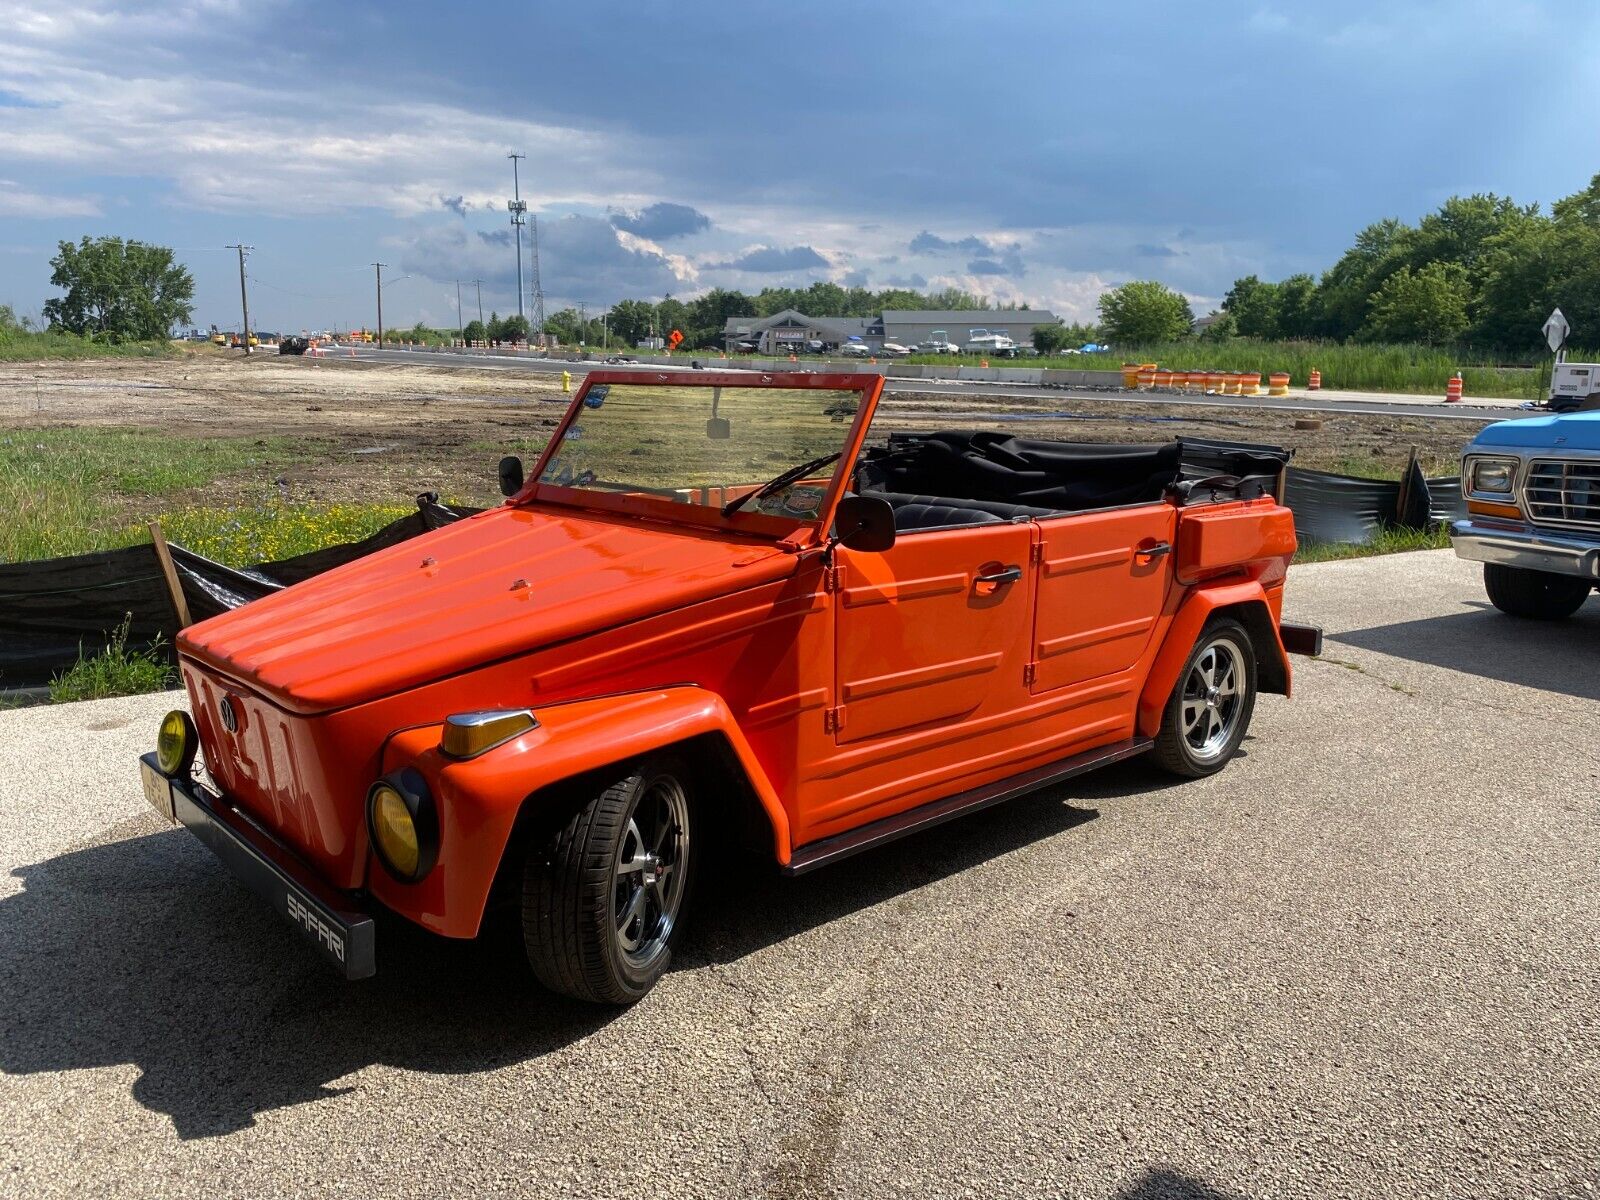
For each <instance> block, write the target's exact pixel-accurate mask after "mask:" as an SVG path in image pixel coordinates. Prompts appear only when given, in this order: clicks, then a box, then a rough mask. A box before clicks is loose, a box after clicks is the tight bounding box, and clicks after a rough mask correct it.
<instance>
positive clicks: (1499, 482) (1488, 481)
mask: <svg viewBox="0 0 1600 1200" xmlns="http://www.w3.org/2000/svg"><path fill="white" fill-rule="evenodd" d="M1469 472H1470V475H1471V478H1470V479H1468V481H1467V491H1469V492H1483V493H1487V494H1489V495H1494V496H1508V495H1510V494H1511V484H1512V481H1513V480H1515V479H1516V476H1517V460H1516V459H1514V458H1475V459H1473V460H1472V464H1471V466H1470V468H1469Z"/></svg>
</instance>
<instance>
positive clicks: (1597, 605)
mask: <svg viewBox="0 0 1600 1200" xmlns="http://www.w3.org/2000/svg"><path fill="white" fill-rule="evenodd" d="M1328 642H1329V643H1330V644H1335V643H1342V644H1344V645H1349V646H1357V647H1360V648H1361V649H1363V650H1374V651H1376V652H1377V653H1379V654H1388V655H1392V656H1393V657H1395V658H1404V659H1409V660H1411V661H1412V662H1419V663H1428V664H1430V665H1432V666H1436V667H1445V668H1447V669H1449V670H1452V671H1461V672H1464V673H1466V674H1469V675H1479V676H1482V677H1483V678H1485V679H1498V680H1502V681H1504V682H1506V683H1516V684H1521V685H1522V686H1523V687H1531V688H1541V689H1543V690H1544V691H1547V692H1559V693H1561V694H1562V695H1564V696H1581V697H1584V698H1586V699H1590V700H1600V599H1591V600H1590V601H1589V602H1588V603H1587V604H1585V605H1584V606H1583V607H1582V608H1581V609H1579V610H1578V612H1577V615H1576V616H1573V617H1571V618H1569V619H1568V620H1565V621H1529V620H1525V619H1523V618H1521V617H1510V616H1507V615H1506V614H1504V613H1502V612H1500V611H1498V610H1497V609H1495V608H1494V607H1493V606H1491V605H1490V604H1489V603H1488V602H1487V601H1473V602H1471V604H1470V607H1469V610H1468V611H1466V612H1455V613H1450V614H1449V615H1447V616H1441V617H1426V618H1423V619H1422V620H1419V621H1402V622H1399V623H1397V624H1394V625H1375V626H1373V627H1372V628H1370V629H1353V630H1351V631H1350V632H1348V633H1339V634H1329V635H1328ZM1325 653H1332V652H1331V651H1325Z"/></svg>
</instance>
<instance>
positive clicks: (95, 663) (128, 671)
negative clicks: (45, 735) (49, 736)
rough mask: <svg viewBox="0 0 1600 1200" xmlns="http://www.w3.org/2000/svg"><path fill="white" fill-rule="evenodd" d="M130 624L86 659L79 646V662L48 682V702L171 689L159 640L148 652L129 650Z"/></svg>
mask: <svg viewBox="0 0 1600 1200" xmlns="http://www.w3.org/2000/svg"><path fill="white" fill-rule="evenodd" d="M129 624H130V621H124V622H123V623H122V624H121V625H120V626H118V628H117V630H116V632H114V633H113V634H112V635H111V640H110V641H109V642H108V643H107V644H106V646H105V648H104V649H102V650H101V651H100V652H99V653H98V654H91V655H87V656H86V655H84V654H83V652H82V649H81V647H80V649H79V657H78V661H77V662H75V663H73V664H72V666H70V667H68V668H67V669H66V670H65V671H63V672H61V674H59V675H57V676H56V677H55V678H54V679H52V680H51V681H50V700H51V703H54V704H62V703H65V702H66V701H69V700H104V699H106V698H107V697H109V696H138V695H142V694H144V693H145V692H159V691H164V690H165V689H166V688H169V687H171V686H172V683H173V678H174V673H173V670H172V668H171V667H170V666H169V665H167V663H166V662H164V661H163V660H162V657H161V643H160V641H159V639H158V640H157V642H156V644H155V645H153V646H150V647H149V648H147V649H143V650H141V649H138V648H136V647H130V646H129V645H128V626H129Z"/></svg>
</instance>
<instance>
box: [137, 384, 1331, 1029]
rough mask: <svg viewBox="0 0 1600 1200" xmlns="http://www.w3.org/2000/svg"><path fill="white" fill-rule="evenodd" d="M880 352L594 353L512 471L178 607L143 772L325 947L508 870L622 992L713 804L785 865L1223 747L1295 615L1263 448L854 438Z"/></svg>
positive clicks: (443, 911)
mask: <svg viewBox="0 0 1600 1200" xmlns="http://www.w3.org/2000/svg"><path fill="white" fill-rule="evenodd" d="M882 386H883V380H882V377H881V376H878V375H874V374H860V375H855V374H848V375H847V374H769V375H763V374H759V373H755V372H701V371H672V372H656V371H649V372H602V373H597V374H593V375H590V376H589V377H588V378H587V380H585V382H584V384H583V386H582V387H581V388H580V389H579V391H578V393H577V395H576V396H575V397H574V399H573V402H572V404H571V406H570V408H569V409H568V411H567V413H566V415H565V417H564V418H563V419H562V421H561V423H560V426H559V427H558V429H557V431H556V433H555V435H554V436H553V437H552V438H551V441H550V443H549V445H548V446H547V447H546V449H545V450H544V452H543V454H542V456H541V457H540V460H539V462H538V465H537V467H536V468H535V469H534V471H533V472H532V474H531V477H529V478H528V479H527V480H526V482H524V475H523V470H522V465H521V463H520V462H519V461H518V460H516V459H514V458H513V459H507V460H505V461H503V462H502V463H501V486H502V490H503V491H505V492H506V494H507V495H508V497H509V498H508V500H507V501H506V503H505V504H503V505H501V506H500V507H498V508H494V509H491V510H489V511H486V512H483V513H480V514H478V515H476V516H473V517H469V518H467V519H465V520H462V521H460V522H458V523H457V524H454V525H451V526H449V527H447V528H445V529H441V530H438V531H437V532H434V533H431V534H427V535H425V536H422V537H419V538H417V539H415V540H412V541H409V542H406V543H404V544H402V545H399V546H395V547H392V548H390V549H387V550H383V551H380V552H379V553H376V554H373V555H371V556H369V557H367V558H363V559H361V560H359V561H357V562H353V563H350V564H348V565H346V566H343V567H340V568H338V569H336V570H333V571H330V572H328V573H327V574H325V575H321V576H318V577H316V578H314V579H311V580H309V581H307V582H305V583H302V584H299V585H298V586H295V587H292V588H289V589H287V590H285V591H283V592H280V593H277V594H274V595H271V596H269V597H267V598H265V599H262V600H258V601H256V602H255V603H253V604H249V605H247V606H246V607H244V608H241V609H238V610H236V611H233V612H230V613H226V614H224V615H222V616H219V617H215V618H213V619H211V620H208V621H203V622H201V623H200V624H198V625H195V626H192V627H191V628H189V629H188V630H186V631H185V632H184V633H183V634H182V635H181V636H180V637H179V639H178V643H177V648H178V653H179V657H180V663H181V668H182V673H183V679H184V683H185V686H186V687H187V689H188V694H189V702H190V711H191V712H192V713H193V717H192V718H191V717H190V716H189V715H188V714H187V713H184V712H181V711H180V712H174V713H172V714H170V715H169V716H168V717H167V718H166V719H165V721H164V722H163V724H162V728H161V731H160V736H159V739H158V749H157V751H156V752H155V753H152V754H147V755H145V756H144V758H143V760H142V766H141V772H142V775H143V779H144V786H145V791H146V794H147V796H148V797H149V799H150V802H151V803H152V804H153V805H154V806H155V807H156V808H157V809H158V810H159V811H160V812H162V813H163V814H165V815H166V816H167V817H168V818H169V819H171V820H175V821H177V822H181V823H182V824H183V825H185V826H187V827H188V828H189V829H190V830H192V831H193V832H194V833H195V834H196V835H197V836H198V837H200V838H201V840H203V841H204V842H205V843H206V844H207V845H208V846H210V847H211V849H212V850H213V851H215V852H216V853H217V854H218V856H219V857H221V858H222V859H223V861H224V862H225V863H227V864H228V866H229V867H230V868H231V869H232V870H233V871H234V872H235V873H237V874H238V875H239V876H240V877H241V879H242V880H243V881H244V882H245V883H247V884H248V885H250V886H251V887H252V888H253V889H255V890H256V891H258V892H259V893H260V894H261V895H262V896H263V897H265V898H266V899H268V900H269V901H270V902H271V903H272V904H273V905H274V906H276V907H277V908H278V909H279V910H280V911H281V912H283V913H284V914H285V915H286V916H287V917H288V919H289V920H290V921H291V922H292V923H293V924H294V925H295V926H296V927H297V928H299V929H300V930H301V932H302V933H303V934H304V935H305V936H306V937H307V938H308V939H309V940H310V942H311V943H312V944H313V945H314V946H316V947H317V948H318V949H319V950H320V951H321V953H322V954H323V955H324V956H325V957H326V958H328V959H329V960H331V961H332V963H333V964H334V965H335V966H336V967H337V968H338V969H339V970H341V971H342V972H343V973H344V974H345V975H346V976H348V977H350V978H360V977H363V976H367V975H370V974H372V973H373V972H374V971H375V970H376V969H377V961H378V959H377V947H376V944H375V943H376V936H375V932H374V924H373V919H372V914H373V913H374V912H375V911H377V910H378V909H379V908H380V907H381V908H386V909H389V910H391V911H393V912H395V913H398V914H400V915H401V916H403V917H406V918H408V919H409V920H411V921H414V922H416V923H417V924H419V925H422V926H424V927H425V928H427V929H430V930H432V931H434V932H435V933H438V934H441V935H443V936H445V937H452V938H470V937H474V936H476V935H477V933H478V931H479V929H480V927H481V925H482V923H483V921H484V917H485V914H486V912H487V911H489V910H490V909H491V908H493V907H499V906H506V907H509V908H512V909H514V910H516V911H518V912H520V915H521V924H522V932H523V940H524V943H525V946H526V951H527V956H528V960H529V962H530V963H531V964H532V968H533V971H534V972H535V974H536V975H537V976H538V978H539V979H540V980H542V981H543V982H544V983H545V984H546V985H548V986H549V987H551V988H553V989H555V990H557V991H561V992H565V993H567V994H569V995H572V996H576V997H580V998H582V999H585V1000H592V1001H599V1002H604V1003H611V1004H627V1003H631V1002H633V1001H635V1000H638V999H639V998H640V997H642V996H643V995H644V994H645V993H646V992H648V991H649V990H650V988H651V987H652V986H653V985H654V984H655V983H656V981H657V980H658V979H659V978H660V977H661V974H662V972H663V971H664V970H665V969H666V967H667V963H668V961H669V959H670V957H671V953H672V947H673V943H674V941H675V939H676V937H677V935H678V931H679V928H680V923H681V921H682V919H683V917H684V915H685V904H686V901H687V898H688V897H689V895H690V879H691V876H692V874H693V872H694V870H695V868H696V867H697V866H698V865H699V864H700V863H701V862H702V861H703V860H704V858H705V853H704V848H705V846H706V844H707V843H708V842H709V841H711V840H713V839H715V838H718V837H720V836H721V835H723V834H725V833H727V832H728V831H730V830H733V829H736V828H739V829H743V828H750V827H753V828H754V829H755V830H756V831H757V833H756V838H755V848H756V850H757V851H758V852H759V853H762V854H770V855H771V856H772V858H773V859H774V860H775V861H776V863H777V864H778V865H779V867H781V868H782V869H783V870H785V871H788V872H791V873H798V872H802V871H807V870H811V869H812V868H815V867H819V866H822V865H824V864H827V863H830V862H833V861H834V860H836V859H840V858H843V857H845V856H846V855H850V854H854V853H856V852H857V851H861V850H865V849H868V848H869V847H872V846H874V845H877V844H878V843H880V842H885V841H888V840H890V839H893V838H897V837H900V836H902V835H904V834H907V833H910V832H912V831H914V830H917V829H919V828H921V827H923V826H926V825H931V824H935V823H937V822H940V821H944V820H947V819H949V818H951V817H954V816H957V815H959V814H961V813H964V812H968V811H970V810H973V809H977V808H982V807H984V806H987V805H990V804H994V803H996V802H997V801H1000V800H1004V799H1007V798H1009V797H1011V796H1015V795H1018V794H1021V793H1023V792H1027V791H1030V790H1033V789H1036V788H1040V787H1044V786H1046V785H1049V784H1052V783H1056V782H1058V781H1060V780H1062V779H1064V778H1066V777H1068V776H1071V775H1075V774H1078V773H1080V772H1083V771H1087V770H1090V769H1092V768H1095V767H1099V766H1104V765H1105V764H1107V763H1112V762H1116V761H1118V760H1121V759H1126V758H1130V757H1132V756H1134V755H1139V754H1144V755H1148V756H1149V757H1150V758H1151V760H1152V761H1154V762H1155V763H1157V764H1159V765H1160V766H1161V767H1163V768H1165V769H1167V770H1169V771H1172V772H1175V773H1177V774H1179V775H1185V776H1201V775H1208V774H1210V773H1211V772H1214V771H1217V770H1220V769H1221V768H1222V766H1223V765H1224V764H1225V763H1226V762H1227V761H1228V759H1229V758H1230V757H1231V756H1232V755H1233V753H1234V752H1235V750H1236V749H1237V748H1238V746H1239V743H1240V741H1241V740H1242V739H1243V738H1244V736H1245V731H1246V729H1247V728H1248V726H1249V723H1250V716H1251V712H1252V710H1253V709H1254V707H1255V703H1256V695H1257V693H1258V692H1274V693H1279V694H1282V695H1287V694H1288V692H1289V662H1288V659H1287V657H1286V654H1285V651H1286V650H1291V651H1292V650H1299V651H1304V652H1315V651H1316V650H1317V649H1318V643H1319V641H1320V634H1319V633H1318V631H1316V630H1315V629H1312V628H1310V627H1301V626H1290V625H1285V624H1283V623H1282V621H1281V619H1280V614H1281V610H1282V604H1283V584H1284V576H1285V570H1286V568H1287V566H1288V563H1289V558H1290V555H1291V554H1292V553H1293V551H1294V548H1295V536H1294V523H1293V519H1292V517H1291V514H1290V513H1289V511H1288V509H1286V508H1284V507H1283V506H1282V504H1280V503H1279V501H1278V499H1277V497H1278V496H1281V494H1282V478H1283V472H1284V467H1285V463H1286V461H1287V458H1288V455H1287V454H1286V453H1285V452H1283V451H1279V450H1274V449H1270V448H1264V447H1256V446H1243V445H1232V444H1227V443H1218V442H1190V441H1181V442H1172V443H1169V444H1165V445H1142V446H1124V445H1085V444H1081V443H1067V442H1053V441H1041V440H1029V439H1024V438H1018V437H1010V436H1006V435H1004V434H1001V433H991V432H982V431H972V430H961V431H943V432H938V431H936V432H929V433H924V434H895V435H893V436H891V437H888V438H886V439H882V440H875V441H871V442H869V440H868V429H869V425H870V422H871V420H872V414H873V409H874V407H875V405H876V403H877V400H878V395H879V392H880V391H881V389H882ZM197 754H198V756H199V760H198V761H199V762H200V763H201V764H203V770H202V769H200V768H199V767H197Z"/></svg>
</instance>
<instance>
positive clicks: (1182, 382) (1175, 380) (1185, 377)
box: [1172, 371, 1189, 392]
mask: <svg viewBox="0 0 1600 1200" xmlns="http://www.w3.org/2000/svg"><path fill="white" fill-rule="evenodd" d="M1172 386H1173V387H1174V388H1176V389H1177V390H1178V391H1180V392H1181V391H1183V389H1184V388H1186V387H1188V386H1189V372H1187V371H1174V372H1173V373H1172Z"/></svg>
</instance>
